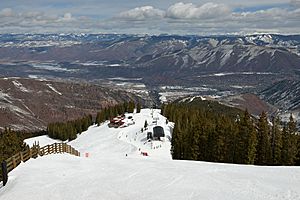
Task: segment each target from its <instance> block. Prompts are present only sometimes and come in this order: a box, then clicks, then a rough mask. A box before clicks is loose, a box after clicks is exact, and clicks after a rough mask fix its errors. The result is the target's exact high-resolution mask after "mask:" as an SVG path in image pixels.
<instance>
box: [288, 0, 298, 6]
mask: <svg viewBox="0 0 300 200" xmlns="http://www.w3.org/2000/svg"><path fill="white" fill-rule="evenodd" d="M290 4H291V5H292V6H294V7H297V8H300V0H291V2H290Z"/></svg>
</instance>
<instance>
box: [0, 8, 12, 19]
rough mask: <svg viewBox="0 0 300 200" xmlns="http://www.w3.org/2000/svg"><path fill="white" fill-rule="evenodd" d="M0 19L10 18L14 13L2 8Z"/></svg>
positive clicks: (9, 9)
mask: <svg viewBox="0 0 300 200" xmlns="http://www.w3.org/2000/svg"><path fill="white" fill-rule="evenodd" d="M0 16H1V17H12V16H14V13H13V11H12V9H11V8H4V9H2V10H1V11H0Z"/></svg>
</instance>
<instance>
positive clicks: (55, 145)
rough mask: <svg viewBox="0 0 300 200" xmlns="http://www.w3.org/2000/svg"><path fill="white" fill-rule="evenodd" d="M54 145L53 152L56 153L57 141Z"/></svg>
mask: <svg viewBox="0 0 300 200" xmlns="http://www.w3.org/2000/svg"><path fill="white" fill-rule="evenodd" d="M54 147H55V152H54V153H57V143H54Z"/></svg>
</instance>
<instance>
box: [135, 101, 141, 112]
mask: <svg viewBox="0 0 300 200" xmlns="http://www.w3.org/2000/svg"><path fill="white" fill-rule="evenodd" d="M136 112H137V113H140V112H141V104H140V103H137V105H136Z"/></svg>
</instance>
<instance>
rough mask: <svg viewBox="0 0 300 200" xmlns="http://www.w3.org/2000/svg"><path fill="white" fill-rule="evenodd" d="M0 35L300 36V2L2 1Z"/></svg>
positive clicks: (163, 0) (292, 0)
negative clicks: (256, 34)
mask: <svg viewBox="0 0 300 200" xmlns="http://www.w3.org/2000/svg"><path fill="white" fill-rule="evenodd" d="M0 33H128V34H151V35H152V34H178V35H185V34H198V35H219V34H253V33H279V34H300V0H259V1H258V0H252V1H249V0H239V1H236V0H235V1H233V0H223V1H222V0H208V1H205V0H181V1H180V0H177V1H176V0H151V1H150V0H1V2H0Z"/></svg>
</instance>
